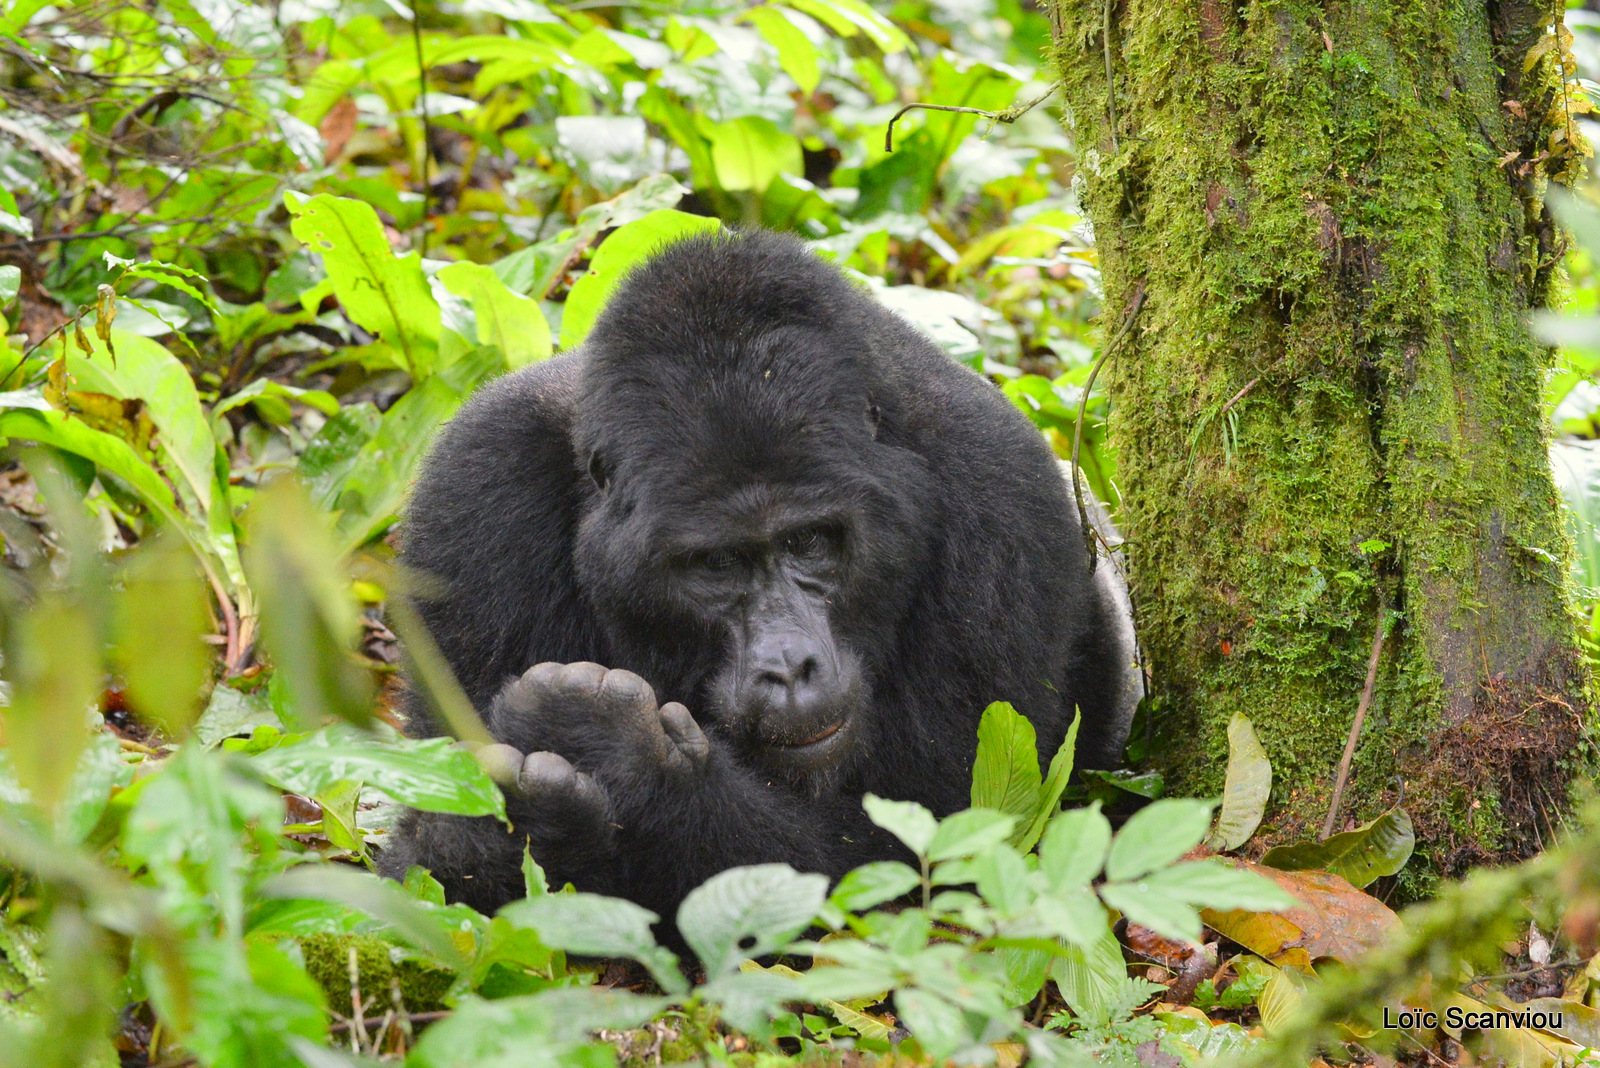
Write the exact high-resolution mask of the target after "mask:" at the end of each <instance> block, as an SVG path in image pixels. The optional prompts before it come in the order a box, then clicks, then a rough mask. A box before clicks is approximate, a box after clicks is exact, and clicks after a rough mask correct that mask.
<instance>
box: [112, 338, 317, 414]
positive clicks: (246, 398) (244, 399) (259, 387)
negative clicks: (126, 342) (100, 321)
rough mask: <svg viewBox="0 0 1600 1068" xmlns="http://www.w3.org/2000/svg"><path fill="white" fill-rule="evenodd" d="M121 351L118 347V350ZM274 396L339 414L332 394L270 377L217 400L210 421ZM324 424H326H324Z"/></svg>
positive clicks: (259, 379) (258, 380) (257, 380)
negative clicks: (253, 402) (245, 405)
mask: <svg viewBox="0 0 1600 1068" xmlns="http://www.w3.org/2000/svg"><path fill="white" fill-rule="evenodd" d="M118 351H119V352H120V351H121V350H120V349H119V350H118ZM268 397H275V398H279V399H282V400H297V401H299V402H300V403H301V404H304V405H305V406H306V407H307V408H315V409H316V410H317V411H319V412H321V413H322V414H323V415H325V416H327V417H328V418H330V419H332V418H334V417H335V416H337V415H338V414H339V402H338V400H337V399H335V397H334V396H333V394H331V393H327V392H325V391H323V390H320V389H301V388H300V387H299V386H289V385H285V384H283V383H282V382H277V381H274V380H273V379H270V378H258V379H256V380H255V381H254V382H251V383H250V384H249V385H247V386H245V387H244V388H243V389H241V390H238V391H237V392H235V393H230V394H229V395H228V396H227V398H226V399H224V400H220V401H218V402H217V403H216V404H214V405H212V407H211V423H212V425H213V426H215V425H217V422H218V420H220V419H221V418H222V416H223V414H224V413H226V412H231V411H233V410H234V409H235V408H237V407H239V406H240V405H241V404H249V403H250V402H252V401H259V400H261V399H263V398H268ZM324 425H326V424H324Z"/></svg>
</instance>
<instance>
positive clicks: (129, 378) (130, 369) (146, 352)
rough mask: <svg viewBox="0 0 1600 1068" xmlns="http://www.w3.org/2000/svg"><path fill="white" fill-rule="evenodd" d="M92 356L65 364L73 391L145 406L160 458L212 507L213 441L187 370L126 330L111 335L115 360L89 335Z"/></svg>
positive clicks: (203, 504)
mask: <svg viewBox="0 0 1600 1068" xmlns="http://www.w3.org/2000/svg"><path fill="white" fill-rule="evenodd" d="M88 337H89V339H90V341H89V343H90V345H92V346H93V348H94V352H93V353H92V354H89V355H82V356H73V357H70V358H69V359H68V360H67V374H68V375H70V376H71V377H72V378H73V379H74V380H75V381H74V382H73V388H75V389H79V390H84V391H87V392H90V393H105V394H107V395H109V396H112V397H117V398H120V399H124V400H132V399H138V400H142V401H144V403H145V408H146V410H147V411H148V412H149V413H150V421H151V422H153V423H155V425H156V429H157V430H159V431H160V432H161V433H160V436H159V438H158V439H157V444H158V445H159V447H160V449H161V455H162V458H163V459H164V460H166V461H168V462H170V463H171V465H172V467H173V468H174V470H175V472H176V474H177V475H179V476H181V477H182V479H183V482H184V484H185V485H186V486H187V487H188V490H189V492H190V493H191V494H192V495H193V497H194V499H195V500H196V501H197V502H198V503H199V505H200V507H201V508H202V509H206V510H209V509H210V508H211V498H212V492H213V488H214V485H215V475H214V469H215V459H216V454H217V443H216V439H215V438H213V437H212V436H211V424H210V422H209V421H208V420H207V419H206V413H205V410H204V409H203V408H201V406H200V394H199V393H198V392H196V390H195V388H194V380H193V379H191V378H190V377H189V371H188V369H187V368H185V367H184V365H183V363H182V362H181V361H180V360H179V359H178V358H177V357H176V356H174V355H173V354H172V353H170V352H168V351H167V350H166V349H164V348H162V347H161V346H160V345H158V344H157V343H156V342H154V341H151V340H150V339H149V338H147V337H140V336H139V335H138V334H130V333H128V332H127V331H126V330H112V331H111V342H112V345H113V346H114V347H115V349H116V355H115V356H113V355H112V354H111V353H110V352H109V351H108V350H107V348H106V343H105V342H104V341H101V340H100V338H99V337H98V336H96V335H94V334H92V333H91V334H89V335H88Z"/></svg>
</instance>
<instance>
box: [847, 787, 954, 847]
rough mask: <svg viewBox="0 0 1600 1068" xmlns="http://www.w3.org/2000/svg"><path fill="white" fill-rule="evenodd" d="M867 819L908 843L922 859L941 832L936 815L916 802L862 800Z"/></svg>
mask: <svg viewBox="0 0 1600 1068" xmlns="http://www.w3.org/2000/svg"><path fill="white" fill-rule="evenodd" d="M861 807H862V808H864V809H866V810H867V818H868V819H869V820H871V821H872V822H873V823H876V824H877V825H878V826H879V827H882V828H883V829H884V830H886V831H888V832H889V833H890V834H892V835H894V836H895V837H896V838H898V839H900V841H902V842H904V843H905V844H906V848H907V849H910V850H911V852H913V853H915V854H917V855H918V856H924V855H926V854H927V852H928V845H929V843H931V842H932V841H933V836H934V835H935V834H937V833H938V830H939V821H938V820H936V819H934V817H933V813H931V812H929V811H928V810H927V809H925V808H923V807H922V806H921V805H919V804H917V803H916V802H915V801H890V800H888V799H887V798H883V797H878V796H877V795H875V794H867V795H866V796H865V797H863V798H862V799H861Z"/></svg>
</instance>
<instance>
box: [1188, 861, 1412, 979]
mask: <svg viewBox="0 0 1600 1068" xmlns="http://www.w3.org/2000/svg"><path fill="white" fill-rule="evenodd" d="M1230 863H1231V864H1232V865H1233V866H1235V867H1238V868H1242V869H1245V870H1250V871H1255V872H1256V873H1258V874H1260V875H1262V876H1264V877H1266V878H1268V879H1271V880H1272V881H1273V882H1275V883H1277V884H1278V885H1279V886H1280V887H1282V888H1283V889H1284V890H1286V891H1288V892H1289V893H1290V894H1291V895H1293V896H1294V897H1295V898H1297V899H1298V900H1299V901H1300V904H1299V905H1296V906H1294V907H1293V908H1288V909H1285V910H1284V911H1283V912H1282V913H1278V914H1273V913H1266V912H1254V911H1247V910H1234V911H1220V910H1210V909H1208V910H1207V911H1205V912H1204V913H1203V914H1202V915H1203V916H1204V919H1205V921H1206V924H1207V925H1208V926H1209V927H1211V928H1212V929H1213V930H1215V931H1217V932H1218V933H1219V934H1222V935H1226V936H1227V937H1228V938H1231V939H1233V940H1234V941H1235V942H1238V943H1239V944H1240V945H1242V946H1244V947H1245V948H1246V949H1249V950H1250V951H1251V952H1253V953H1256V954H1258V955H1259V956H1262V957H1265V958H1266V959H1268V960H1271V961H1273V962H1275V963H1278V964H1289V965H1293V966H1297V967H1302V968H1305V967H1309V966H1310V963H1311V960H1312V959H1313V958H1317V957H1335V958H1338V959H1339V960H1352V959H1354V958H1355V957H1357V956H1359V955H1360V954H1361V953H1363V952H1364V951H1366V950H1367V949H1370V948H1372V947H1373V946H1375V945H1377V944H1379V943H1380V942H1382V941H1383V940H1384V938H1385V937H1387V936H1388V934H1389V932H1390V931H1391V930H1392V929H1393V928H1394V927H1395V926H1396V925H1397V924H1398V923H1399V922H1400V921H1399V918H1398V917H1396V916H1395V914H1394V912H1393V911H1392V910H1391V909H1390V908H1389V907H1388V906H1387V905H1385V904H1384V903H1383V902H1381V901H1379V900H1378V899H1377V898H1375V897H1372V896H1371V895H1369V894H1364V893H1362V892H1361V891H1360V890H1357V889H1356V888H1355V887H1353V886H1351V885H1350V884H1349V883H1348V882H1347V881H1345V880H1344V879H1342V878H1340V877H1339V876H1337V875H1333V874H1331V873H1329V872H1322V871H1296V872H1286V871H1278V870H1276V869H1273V868H1267V867H1264V866H1262V865H1258V864H1251V863H1249V862H1247V861H1242V860H1235V861H1231V862H1230Z"/></svg>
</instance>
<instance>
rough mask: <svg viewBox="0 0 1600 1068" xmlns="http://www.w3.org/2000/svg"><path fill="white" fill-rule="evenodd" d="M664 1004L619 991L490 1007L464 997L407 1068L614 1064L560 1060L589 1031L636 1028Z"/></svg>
mask: <svg viewBox="0 0 1600 1068" xmlns="http://www.w3.org/2000/svg"><path fill="white" fill-rule="evenodd" d="M666 1006H667V999H666V998H659V997H640V996H638V995H635V994H629V993H627V992H625V991H621V990H602V989H598V988H596V987H568V988H556V989H552V990H545V991H541V992H540V993H537V994H528V995H524V996H521V997H510V998H500V999H498V1000H496V1001H485V1000H484V999H482V998H479V997H475V996H467V997H464V998H462V999H461V1000H460V1001H459V1002H457V1004H456V1006H455V1009H454V1011H453V1012H451V1014H450V1015H449V1016H447V1017H446V1018H445V1019H443V1020H440V1021H439V1022H438V1023H436V1024H432V1025H430V1026H429V1027H428V1029H427V1030H426V1031H424V1032H423V1034H422V1037H421V1039H420V1040H418V1042H417V1045H416V1047H415V1048H414V1049H413V1050H412V1051H411V1055H410V1056H409V1057H407V1058H406V1065H407V1066H408V1068H579V1066H582V1065H591V1066H598V1065H604V1064H610V1063H612V1062H613V1061H614V1059H615V1056H616V1054H615V1051H613V1050H611V1049H610V1048H609V1047H598V1048H597V1049H596V1052H600V1053H602V1054H604V1053H609V1058H608V1057H604V1056H602V1057H583V1058H580V1057H577V1056H562V1054H563V1053H564V1052H567V1051H569V1050H572V1048H573V1047H578V1046H586V1044H587V1043H588V1040H589V1036H590V1034H591V1033H592V1032H595V1031H599V1030H601V1029H605V1028H610V1029H613V1030H620V1029H624V1028H630V1027H637V1026H639V1025H640V1024H642V1023H644V1022H645V1021H646V1020H648V1019H650V1018H651V1017H652V1016H654V1015H655V1014H656V1013H658V1012H660V1011H661V1010H662V1009H664V1008H666Z"/></svg>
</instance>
